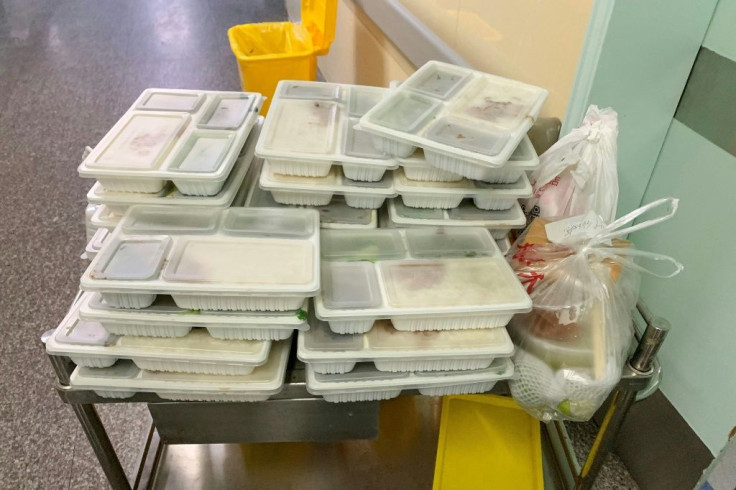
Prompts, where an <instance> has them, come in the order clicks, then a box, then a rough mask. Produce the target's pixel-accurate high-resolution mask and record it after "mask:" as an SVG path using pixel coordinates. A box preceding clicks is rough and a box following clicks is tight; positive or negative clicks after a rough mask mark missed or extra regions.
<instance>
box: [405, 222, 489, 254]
mask: <svg viewBox="0 0 736 490" xmlns="http://www.w3.org/2000/svg"><path fill="white" fill-rule="evenodd" d="M406 240H407V242H408V244H409V252H411V254H412V255H413V256H415V257H421V258H437V257H478V256H481V255H488V256H490V255H494V254H495V253H496V247H495V246H494V244H493V243H492V242H491V236H490V234H489V233H488V232H487V231H486V230H483V229H480V228H467V229H449V230H446V229H444V228H435V229H417V230H407V231H406Z"/></svg>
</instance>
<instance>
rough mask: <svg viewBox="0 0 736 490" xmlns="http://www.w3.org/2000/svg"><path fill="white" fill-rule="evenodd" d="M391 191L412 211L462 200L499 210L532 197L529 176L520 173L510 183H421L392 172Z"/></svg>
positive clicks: (401, 172) (447, 206) (451, 205)
mask: <svg viewBox="0 0 736 490" xmlns="http://www.w3.org/2000/svg"><path fill="white" fill-rule="evenodd" d="M394 189H395V190H396V192H397V193H398V194H399V195H400V196H401V200H402V201H403V203H404V205H405V206H408V207H412V208H430V209H451V208H456V207H458V206H459V205H460V203H461V202H462V200H463V199H472V200H473V203H474V204H475V205H476V206H477V207H479V208H480V209H485V210H490V211H502V210H505V209H509V208H511V207H512V206H513V205H514V204H517V203H518V200H519V199H526V198H529V197H532V185H531V184H530V183H529V177H527V176H526V173H523V172H522V175H521V178H519V180H518V181H516V182H514V183H513V184H489V183H487V182H481V181H478V180H467V179H462V180H459V181H457V182H421V181H417V180H410V179H407V178H406V174H405V173H404V169H403V168H400V169H398V170H395V171H394Z"/></svg>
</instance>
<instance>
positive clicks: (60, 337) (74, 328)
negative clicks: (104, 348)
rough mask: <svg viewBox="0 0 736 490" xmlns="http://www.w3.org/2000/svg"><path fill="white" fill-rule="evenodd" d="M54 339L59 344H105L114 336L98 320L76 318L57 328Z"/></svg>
mask: <svg viewBox="0 0 736 490" xmlns="http://www.w3.org/2000/svg"><path fill="white" fill-rule="evenodd" d="M55 337H56V341H57V342H59V343H61V344H76V345H107V344H109V343H111V342H112V341H114V340H115V339H116V337H115V336H114V335H111V334H110V333H108V332H107V330H105V329H104V328H103V327H102V325H101V324H100V323H99V322H90V321H83V320H79V319H77V320H76V321H74V322H73V323H72V325H71V326H69V327H68V328H63V329H58V330H57V331H56V334H55Z"/></svg>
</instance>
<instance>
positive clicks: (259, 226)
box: [222, 208, 314, 237]
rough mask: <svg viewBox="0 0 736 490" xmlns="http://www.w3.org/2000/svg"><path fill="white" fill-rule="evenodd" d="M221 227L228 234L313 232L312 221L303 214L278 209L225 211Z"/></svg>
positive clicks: (284, 234)
mask: <svg viewBox="0 0 736 490" xmlns="http://www.w3.org/2000/svg"><path fill="white" fill-rule="evenodd" d="M224 214H225V217H224V218H223V223H222V229H223V231H224V232H225V233H227V234H229V235H239V236H270V237H308V236H310V235H311V234H312V233H314V221H313V220H311V219H309V217H308V216H305V215H295V214H287V213H284V212H283V211H282V210H280V209H277V208H276V209H270V208H261V209H259V210H258V211H254V210H251V211H248V210H247V209H245V210H244V209H238V210H237V211H234V210H232V209H229V210H227V211H225V213H224Z"/></svg>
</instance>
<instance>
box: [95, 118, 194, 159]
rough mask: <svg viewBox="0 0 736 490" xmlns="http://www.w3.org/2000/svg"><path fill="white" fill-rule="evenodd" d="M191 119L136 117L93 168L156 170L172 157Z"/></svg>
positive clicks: (121, 131) (117, 135)
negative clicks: (173, 149) (174, 145)
mask: <svg viewBox="0 0 736 490" xmlns="http://www.w3.org/2000/svg"><path fill="white" fill-rule="evenodd" d="M189 118H190V116H189V114H181V113H171V114H167V113H146V112H140V113H133V115H132V116H131V117H130V118H129V119H128V120H127V121H126V122H125V124H124V125H123V126H122V128H120V130H118V131H117V132H116V134H115V135H114V137H113V138H112V140H111V141H110V142H109V143H108V144H107V146H105V147H104V148H103V149H102V151H101V152H100V154H99V155H98V156H97V157H96V158H95V160H94V161H93V162H92V163H90V166H92V167H95V166H96V167H110V168H130V169H138V170H150V169H155V168H157V167H158V166H159V165H160V164H161V161H163V159H164V157H165V156H166V155H167V154H168V153H169V151H170V150H171V147H172V146H173V144H174V143H175V142H176V140H177V139H178V138H179V136H180V134H181V132H182V130H183V129H184V127H185V126H186V124H187V123H188V122H189Z"/></svg>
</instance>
